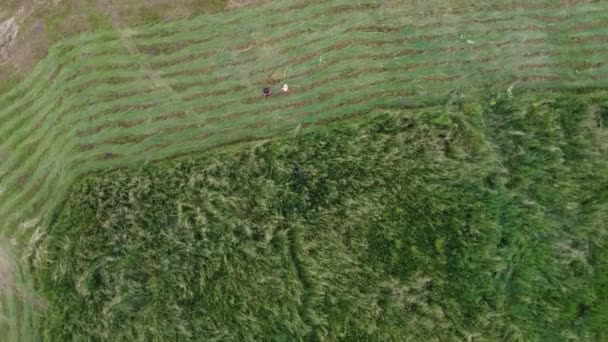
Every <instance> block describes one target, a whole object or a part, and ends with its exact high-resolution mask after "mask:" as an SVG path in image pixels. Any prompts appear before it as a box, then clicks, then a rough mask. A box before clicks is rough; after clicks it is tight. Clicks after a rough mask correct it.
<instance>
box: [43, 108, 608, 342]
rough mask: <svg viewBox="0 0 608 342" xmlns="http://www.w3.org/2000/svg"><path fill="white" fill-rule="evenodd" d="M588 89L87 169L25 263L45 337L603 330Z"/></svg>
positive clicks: (595, 335)
mask: <svg viewBox="0 0 608 342" xmlns="http://www.w3.org/2000/svg"><path fill="white" fill-rule="evenodd" d="M597 101H599V100H597ZM597 101H595V100H588V99H583V98H582V97H577V96H563V97H559V98H556V97H547V98H542V99H538V98H527V99H516V98H502V97H500V96H494V97H493V98H492V99H489V100H488V101H485V102H483V103H480V104H478V103H472V102H471V103H463V104H459V105H455V106H448V107H437V108H432V109H425V110H422V111H418V112H411V111H399V112H392V113H380V114H378V115H372V116H371V117H370V118H368V119H365V120H364V121H360V122H352V123H349V124H344V123H341V124H339V125H337V124H336V125H329V126H325V127H322V128H318V129H315V130H311V131H305V132H303V133H298V134H297V135H295V136H291V137H287V138H282V139H278V140H274V141H271V142H265V143H261V144H258V145H256V146H254V147H251V148H249V149H248V150H246V151H240V152H234V153H229V152H212V153H208V154H206V155H202V156H196V157H190V158H187V159H180V160H173V161H165V162H162V163H157V164H147V165H142V166H140V167H139V168H136V169H120V170H113V171H105V172H100V173H96V174H92V175H90V176H88V177H86V178H85V179H83V180H82V181H81V182H80V183H78V184H77V185H76V186H75V188H74V190H73V192H72V195H71V197H70V198H69V199H68V202H67V204H66V206H65V209H64V210H63V212H62V214H61V215H60V217H59V218H58V220H57V221H56V223H55V224H54V226H53V228H52V231H51V232H50V235H49V238H48V239H47V240H46V241H45V245H44V250H45V252H46V253H47V256H48V257H47V258H46V259H45V260H44V261H43V262H42V263H41V264H40V265H37V266H38V267H37V270H38V271H37V276H38V280H39V284H40V287H41V289H42V291H43V293H44V294H45V296H46V297H47V298H48V300H49V312H47V314H46V317H47V319H46V321H45V323H44V336H45V337H46V339H48V340H65V339H111V340H186V339H192V340H201V339H203V340H213V339H215V340H246V339H262V340H276V341H280V340H322V339H325V340H453V339H455V340H461V339H466V338H474V339H479V340H495V339H501V340H505V339H506V340H537V339H539V340H562V339H568V338H572V339H586V340H590V339H591V340H601V339H603V338H606V336H605V328H606V324H608V322H606V317H608V313H607V312H606V308H607V307H608V296H607V295H608V294H607V293H606V290H605V289H606V288H607V287H606V285H608V277H607V276H606V274H608V273H607V271H608V269H606V265H607V261H608V249H607V247H606V244H605V242H604V240H605V235H606V228H605V226H604V224H603V222H604V219H605V217H606V214H607V213H608V201H607V197H606V196H607V193H608V179H607V176H606V175H607V174H608V173H607V172H606V171H608V170H607V165H606V161H605V160H606V158H605V157H606V151H605V150H603V149H602V146H603V145H602V144H601V142H602V141H605V135H603V134H605V133H604V132H603V131H602V129H600V128H598V127H597V125H595V117H596V111H594V109H595V107H596V105H597V103H596V102H597Z"/></svg>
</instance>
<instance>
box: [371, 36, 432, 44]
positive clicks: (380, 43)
mask: <svg viewBox="0 0 608 342" xmlns="http://www.w3.org/2000/svg"><path fill="white" fill-rule="evenodd" d="M427 38H428V37H427ZM435 38H441V37H439V36H437V37H435ZM405 39H409V38H405ZM385 43H387V42H383V43H379V44H385Z"/></svg>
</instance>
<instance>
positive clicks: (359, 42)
mask: <svg viewBox="0 0 608 342" xmlns="http://www.w3.org/2000/svg"><path fill="white" fill-rule="evenodd" d="M354 43H358V44H361V43H363V44H371V45H378V44H384V45H386V44H391V43H392V42H391V41H383V42H380V43H378V42H374V41H362V40H360V41H357V42H355V41H353V42H345V43H341V45H344V46H348V45H352V44H354ZM537 43H538V42H537ZM513 44H514V43H513ZM503 45H506V44H504V43H503ZM337 47H339V45H335V46H333V47H330V48H329V49H326V50H320V51H319V52H318V53H323V51H328V50H331V49H335V48H337ZM311 58H312V57H311ZM231 65H234V64H231ZM224 77H225V76H224ZM209 82H212V80H210V81H209ZM174 86H175V85H174ZM121 87H122V89H121V88H118V89H113V90H111V92H110V93H109V95H106V96H110V95H118V94H117V92H118V91H119V90H122V91H124V90H125V89H124V86H121ZM126 95H127V96H131V95H133V94H131V93H129V94H126ZM123 96H125V94H124V93H123Z"/></svg>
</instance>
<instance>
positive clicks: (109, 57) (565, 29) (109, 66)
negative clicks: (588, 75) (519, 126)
mask: <svg viewBox="0 0 608 342" xmlns="http://www.w3.org/2000/svg"><path fill="white" fill-rule="evenodd" d="M593 27H595V26H593ZM548 30H550V29H548ZM563 30H564V31H567V30H569V29H568V28H564V29H563ZM349 31H352V30H349ZM506 31H508V30H506ZM207 55H209V53H208V54H207ZM112 57H113V56H112V55H110V56H108V59H106V60H108V61H112V59H111V58H112ZM114 57H117V56H114ZM191 58H192V56H189V58H188V59H191ZM133 64H135V62H133ZM133 64H130V65H131V66H132V65H133ZM178 65H179V63H178ZM99 67H100V65H97V67H96V69H99ZM101 67H104V65H103V64H102V65H101ZM107 67H108V68H115V66H114V65H108V66H107ZM84 70H88V71H91V70H90V69H88V68H86V66H85V69H84ZM113 70H114V69H113ZM85 74H86V73H85ZM76 75H78V74H76Z"/></svg>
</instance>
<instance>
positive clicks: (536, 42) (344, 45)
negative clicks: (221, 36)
mask: <svg viewBox="0 0 608 342" xmlns="http://www.w3.org/2000/svg"><path fill="white" fill-rule="evenodd" d="M355 43H357V44H372V45H377V44H378V43H377V42H374V41H358V42H352V43H351V42H346V43H337V44H335V45H334V46H330V47H329V48H327V49H324V50H320V51H315V52H313V53H311V54H310V55H308V56H307V60H311V59H313V58H314V57H315V56H316V55H318V54H319V53H324V52H329V51H331V50H334V49H336V48H340V47H341V46H340V45H343V46H342V47H343V48H344V47H347V46H348V45H350V44H355ZM383 43H387V42H383ZM521 43H522V42H516V41H513V42H500V43H497V45H498V46H500V47H504V46H507V45H515V44H521ZM523 43H535V44H539V43H544V41H529V42H523ZM480 47H483V45H481V46H480ZM467 48H468V47H467ZM447 49H448V50H450V49H452V48H447ZM421 51H423V50H421ZM427 51H428V50H427ZM439 51H440V50H439ZM304 61H305V60H301V62H304ZM290 63H291V64H293V63H294V62H293V61H288V62H286V64H290ZM296 64H297V62H296ZM279 67H280V66H279ZM220 70H221V69H220ZM296 76H297V75H296ZM225 77H226V76H222V77H220V78H219V79H211V80H205V81H204V83H211V82H215V81H218V80H221V79H224V78H225ZM292 77H293V76H292ZM197 83H198V82H197ZM172 86H174V87H180V86H179V85H177V84H172ZM116 95H118V94H116ZM123 95H127V96H132V95H134V94H133V93H128V94H123ZM119 97H120V96H119ZM97 103H99V102H97ZM77 108H78V107H76V108H75V109H77Z"/></svg>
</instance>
